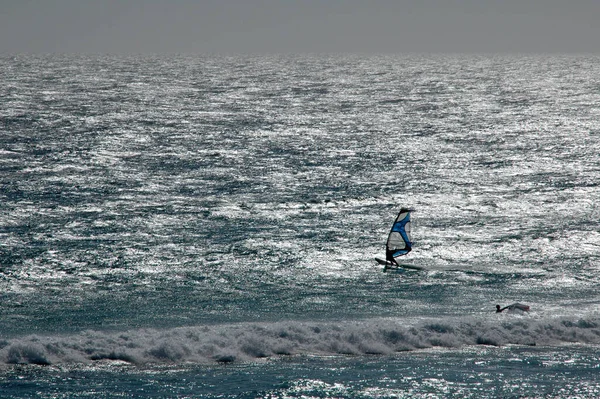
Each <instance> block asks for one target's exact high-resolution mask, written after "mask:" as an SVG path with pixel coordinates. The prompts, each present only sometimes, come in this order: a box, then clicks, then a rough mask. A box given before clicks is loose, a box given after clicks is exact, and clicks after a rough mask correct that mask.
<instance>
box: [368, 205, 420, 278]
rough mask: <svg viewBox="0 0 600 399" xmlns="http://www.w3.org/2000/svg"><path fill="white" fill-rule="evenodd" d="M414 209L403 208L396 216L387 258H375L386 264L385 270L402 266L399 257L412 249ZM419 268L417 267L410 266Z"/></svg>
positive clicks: (386, 251) (389, 237) (387, 243)
mask: <svg viewBox="0 0 600 399" xmlns="http://www.w3.org/2000/svg"><path fill="white" fill-rule="evenodd" d="M411 211H412V209H408V208H402V209H400V212H399V213H398V216H396V219H395V220H394V223H393V224H392V228H391V229H390V233H389V235H388V239H387V241H386V244H385V260H383V259H379V258H375V260H376V261H377V262H378V263H379V264H382V265H384V268H383V271H384V272H385V271H386V270H387V269H388V268H400V267H402V265H400V264H399V263H398V260H397V258H399V257H401V256H404V255H406V254H408V253H409V252H410V251H411V250H412V245H413V243H412V239H411V237H410V213H411ZM410 268H414V269H417V270H419V269H420V268H417V267H410Z"/></svg>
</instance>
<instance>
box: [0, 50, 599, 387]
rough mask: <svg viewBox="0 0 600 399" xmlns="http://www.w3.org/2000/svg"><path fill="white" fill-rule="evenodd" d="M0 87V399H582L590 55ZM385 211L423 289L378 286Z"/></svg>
mask: <svg viewBox="0 0 600 399" xmlns="http://www.w3.org/2000/svg"><path fill="white" fill-rule="evenodd" d="M0 82H1V83H0V397H1V398H47V399H50V398H52V399H59V398H60V399H63V398H270V399H273V398H305V399H306V398H430V399H431V398H478V399H480V398H597V397H600V285H599V283H600V277H599V275H600V225H599V220H600V205H599V200H600V55H593V54H592V55H588V54H380V55H377V54H272V55H217V54H212V55H209V54H205V55H191V54H181V55H90V54H78V55H77V54H72V55H66V54H65V55H60V54H46V55H43V54H39V55H31V54H29V55H28V54H13V55H7V54H4V55H1V56H0ZM402 207H406V208H411V209H413V212H412V213H411V218H412V238H413V241H414V246H413V250H412V251H411V252H410V253H409V254H408V255H406V256H405V257H404V258H403V259H402V262H401V263H403V264H406V265H409V266H412V267H419V268H422V270H412V269H407V268H400V269H397V270H388V271H386V272H384V271H383V267H382V266H381V265H379V264H378V263H377V262H375V257H376V256H377V257H385V241H386V239H387V235H388V233H389V231H390V227H391V224H392V222H393V220H394V218H395V217H396V215H397V214H398V212H399V210H400V208H402ZM512 303H522V304H526V305H528V306H529V307H530V310H529V311H528V312H523V311H504V312H501V313H496V305H497V304H499V305H501V306H506V305H510V304H512Z"/></svg>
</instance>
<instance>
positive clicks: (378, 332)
mask: <svg viewBox="0 0 600 399" xmlns="http://www.w3.org/2000/svg"><path fill="white" fill-rule="evenodd" d="M564 343H583V344H600V319H578V320H568V319H548V320H532V319H528V318H523V317H510V318H506V319H505V320H500V319H494V320H493V321H492V320H486V321H481V320H474V319H466V318H463V319H459V320H443V321H441V320H437V321H431V322H421V323H420V324H418V325H412V326H410V325H405V324H403V323H402V322H400V321H392V320H381V319H377V320H367V321H354V322H349V321H346V322H294V321H287V322H278V323H239V324H227V325H210V326H195V327H178V328H172V329H167V330H158V329H138V330H129V331H125V332H119V333H116V332H102V331H84V332H81V333H78V334H74V335H67V336H37V335H30V336H25V337H18V338H13V339H9V340H2V341H0V363H2V364H4V365H10V364H37V365H52V364H68V363H93V362H95V361H101V360H106V361H109V360H112V361H123V362H127V363H131V364H136V365H143V364H154V363H171V364H172V363H198V364H211V363H212V364H215V363H234V362H246V361H256V360H258V359H264V358H270V357H276V356H289V355H317V356H331V355H386V354H393V353H395V352H404V351H412V350H417V349H425V348H431V347H446V348H461V347H465V346H470V345H493V346H502V345H509V344H517V345H543V346H552V345H560V344H564Z"/></svg>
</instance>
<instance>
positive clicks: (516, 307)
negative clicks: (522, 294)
mask: <svg viewBox="0 0 600 399" xmlns="http://www.w3.org/2000/svg"><path fill="white" fill-rule="evenodd" d="M505 310H508V311H509V312H512V311H513V310H520V311H522V312H529V306H527V305H523V304H522V303H513V304H512V305H508V306H505V307H503V308H500V305H496V313H500V312H503V311H505Z"/></svg>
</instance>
